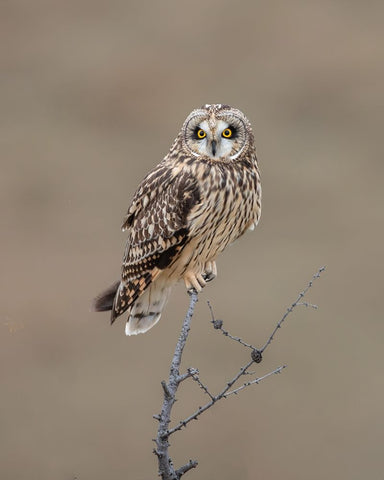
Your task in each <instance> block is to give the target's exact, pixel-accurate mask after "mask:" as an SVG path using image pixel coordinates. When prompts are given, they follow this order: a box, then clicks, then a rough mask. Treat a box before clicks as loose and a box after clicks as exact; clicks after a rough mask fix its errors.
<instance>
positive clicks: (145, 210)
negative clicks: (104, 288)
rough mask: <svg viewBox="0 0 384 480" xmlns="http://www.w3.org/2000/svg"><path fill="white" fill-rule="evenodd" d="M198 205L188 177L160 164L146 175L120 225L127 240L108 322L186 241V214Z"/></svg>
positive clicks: (125, 308) (197, 193) (170, 259)
mask: <svg viewBox="0 0 384 480" xmlns="http://www.w3.org/2000/svg"><path fill="white" fill-rule="evenodd" d="M199 202H200V194H199V188H198V185H197V182H196V180H195V179H194V178H193V177H192V176H191V175H190V174H189V173H184V172H183V171H182V170H181V171H179V170H178V169H175V168H171V167H169V166H167V165H164V164H160V165H159V166H158V167H157V168H155V169H154V170H153V171H152V172H150V173H149V174H148V175H147V176H146V177H145V179H144V180H143V182H142V183H141V184H140V186H139V188H138V190H137V192H136V194H135V196H134V198H133V201H132V203H131V206H130V208H129V210H128V212H127V215H126V217H125V218H124V223H123V225H122V229H123V231H125V230H126V231H128V240H127V245H126V248H125V253H124V259H123V266H122V273H121V283H120V286H119V289H118V291H117V294H116V297H115V300H114V304H113V309H112V317H111V321H112V322H113V321H114V319H115V318H116V317H117V316H119V315H121V314H122V313H123V312H124V311H126V310H127V309H128V308H129V307H131V306H132V305H133V303H134V302H135V301H136V299H137V298H138V297H139V296H140V295H141V294H142V293H143V292H144V290H145V289H146V288H147V287H148V286H149V285H150V283H151V282H152V281H153V280H154V279H155V278H156V277H157V276H158V275H159V273H160V272H161V270H164V269H165V268H166V267H167V266H169V265H170V264H171V262H172V261H173V260H174V258H175V257H176V256H177V254H178V253H179V252H180V250H181V249H182V248H183V247H184V245H185V244H186V243H187V242H188V238H189V237H188V235H189V224H188V215H189V213H190V212H191V210H192V209H193V208H194V207H195V206H196V205H198V204H199Z"/></svg>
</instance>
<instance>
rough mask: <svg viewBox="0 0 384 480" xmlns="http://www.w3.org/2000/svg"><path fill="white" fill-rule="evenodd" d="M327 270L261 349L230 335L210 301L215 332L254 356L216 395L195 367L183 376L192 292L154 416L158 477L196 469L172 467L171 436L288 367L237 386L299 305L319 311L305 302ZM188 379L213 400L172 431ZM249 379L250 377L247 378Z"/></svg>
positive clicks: (174, 477)
mask: <svg viewBox="0 0 384 480" xmlns="http://www.w3.org/2000/svg"><path fill="white" fill-rule="evenodd" d="M324 270H325V267H322V268H320V269H319V270H318V272H317V273H316V274H315V275H313V277H312V279H311V281H310V282H309V283H308V285H307V286H306V287H305V289H304V290H303V291H302V292H301V293H300V294H299V296H298V297H297V299H296V300H295V301H294V302H293V303H292V305H291V306H290V307H289V308H287V310H286V312H285V314H284V315H283V317H282V318H281V319H280V320H279V321H278V323H277V324H276V326H275V328H274V330H273V331H272V333H271V335H270V336H269V338H268V340H267V342H266V343H265V345H264V346H263V347H262V348H261V349H258V348H256V347H254V346H253V345H252V344H250V343H247V342H245V341H244V340H242V339H241V338H240V337H235V336H233V335H231V334H230V333H229V332H228V331H227V330H225V329H224V328H223V321H222V320H218V319H215V317H214V313H213V308H212V306H211V304H210V303H209V302H208V306H209V310H210V313H211V323H212V325H213V327H214V329H216V330H220V331H221V333H222V334H223V335H224V336H226V337H228V338H229V339H231V340H233V341H235V342H237V343H239V344H240V345H242V346H243V347H245V348H249V349H250V350H251V355H250V357H251V358H250V360H248V362H247V363H245V365H243V366H242V367H241V368H240V370H239V371H238V372H237V373H236V374H235V375H234V377H233V378H232V379H231V380H229V381H228V382H226V384H225V386H224V387H223V388H222V390H221V391H220V392H219V393H218V394H217V395H213V394H212V393H211V392H210V391H209V389H208V387H207V385H206V384H204V383H203V382H202V381H201V379H200V376H199V375H200V374H199V370H198V369H196V368H188V369H187V371H186V372H185V373H183V374H180V373H179V371H180V364H181V359H182V354H183V350H184V347H185V344H186V341H187V338H188V333H189V330H190V324H191V319H192V316H193V312H194V308H195V305H196V302H197V300H198V298H197V293H196V292H195V291H194V290H192V291H190V292H189V293H190V296H191V299H190V304H189V309H188V312H187V314H186V316H185V318H184V322H183V325H182V329H181V333H180V336H179V339H178V342H177V345H176V348H175V353H174V356H173V359H172V362H171V367H170V372H169V378H168V382H167V383H166V382H165V381H164V380H163V381H162V382H161V385H162V388H163V397H164V400H163V406H162V410H161V413H160V415H154V416H153V417H154V418H155V419H156V420H158V421H159V427H158V432H157V438H156V439H155V440H154V441H155V442H156V448H155V449H154V453H155V454H156V456H157V458H158V465H159V475H160V476H161V478H162V480H179V479H180V478H181V477H182V475H184V474H185V473H187V472H188V471H189V470H191V469H193V468H195V467H196V466H197V462H196V461H195V460H189V462H188V463H186V464H185V465H183V466H182V467H180V468H179V469H177V470H175V468H174V466H173V462H172V459H171V458H170V456H169V452H168V450H169V437H170V436H171V435H173V434H174V433H175V432H177V431H179V430H181V429H182V428H183V427H186V426H187V425H188V424H189V423H190V422H191V421H192V420H197V419H198V418H199V417H200V416H201V415H202V414H203V413H204V412H205V411H207V410H208V409H209V408H211V407H212V406H213V405H215V404H216V403H217V402H218V401H219V400H222V399H224V398H227V397H229V396H230V395H237V394H238V393H239V392H241V391H242V390H244V389H245V388H247V387H249V386H251V385H257V384H259V383H260V382H262V381H263V380H265V379H266V378H268V377H270V376H272V375H274V374H278V373H281V372H282V370H283V369H284V368H286V365H282V366H280V367H278V368H276V369H275V370H273V371H271V372H269V373H267V374H265V375H263V376H261V377H258V378H254V379H252V380H249V381H247V382H244V383H243V384H242V385H239V386H237V387H234V385H235V384H236V382H238V380H239V379H240V378H241V377H243V376H246V375H256V373H257V372H256V371H249V368H250V367H251V365H253V364H258V363H260V362H261V360H262V354H263V352H264V351H265V350H266V348H267V347H268V346H269V345H270V344H271V342H272V340H273V339H274V337H275V335H276V332H277V330H278V329H279V328H281V326H282V324H283V323H284V321H285V320H286V318H287V317H288V315H289V314H290V313H292V311H293V310H294V309H295V308H296V307H298V306H305V307H310V308H314V309H317V306H316V305H313V304H311V303H308V302H304V301H302V300H303V298H304V296H305V295H306V294H307V292H308V290H309V289H310V288H311V287H312V285H313V282H314V280H316V279H317V278H319V277H320V274H321V273H322V272H323V271H324ZM188 378H191V379H192V380H193V381H195V382H196V383H197V384H198V386H199V387H200V388H201V389H202V390H203V391H204V393H206V394H207V395H208V396H209V398H210V401H209V402H207V403H206V404H205V405H203V406H200V407H199V408H198V409H197V410H196V411H195V412H194V413H192V414H191V415H189V416H188V417H187V418H185V419H184V420H181V421H179V423H177V424H176V425H175V426H174V427H172V428H169V425H170V421H171V411H172V407H173V405H174V403H175V401H176V392H177V389H178V387H179V385H180V384H181V383H182V382H183V381H185V380H187V379H188ZM248 378H249V377H248Z"/></svg>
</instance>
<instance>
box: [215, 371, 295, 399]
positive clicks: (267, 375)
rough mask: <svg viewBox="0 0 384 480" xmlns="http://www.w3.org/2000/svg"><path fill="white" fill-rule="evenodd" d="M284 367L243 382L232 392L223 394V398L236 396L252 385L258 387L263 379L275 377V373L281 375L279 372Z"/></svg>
mask: <svg viewBox="0 0 384 480" xmlns="http://www.w3.org/2000/svg"><path fill="white" fill-rule="evenodd" d="M286 367H287V365H282V366H281V367H277V368H276V369H275V370H273V371H272V372H269V373H267V374H265V375H263V376H262V377H259V378H255V379H254V380H250V381H249V382H245V383H244V384H243V385H241V386H240V387H237V388H235V389H234V390H231V391H230V392H227V393H226V394H224V397H225V398H227V397H229V395H232V394H235V395H237V393H238V392H240V390H243V389H244V388H246V387H249V386H250V385H254V384H257V385H258V384H259V383H260V382H261V381H262V380H264V379H265V378H267V377H270V376H271V375H276V374H277V373H281V371H282V370H283V369H284V368H286Z"/></svg>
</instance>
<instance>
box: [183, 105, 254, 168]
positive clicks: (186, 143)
mask: <svg viewBox="0 0 384 480" xmlns="http://www.w3.org/2000/svg"><path fill="white" fill-rule="evenodd" d="M181 135H182V143H183V149H185V150H187V151H188V153H189V154H192V155H194V156H195V157H205V158H207V157H208V158H209V159H211V160H236V158H238V157H239V156H240V155H241V154H242V153H245V150H247V149H248V147H249V146H250V145H251V146H253V135H252V129H251V125H250V123H249V121H248V119H247V118H246V116H245V115H244V114H243V113H242V112H241V111H240V110H237V109H236V108H232V107H230V106H229V105H222V104H220V103H219V104H213V105H209V104H207V105H203V106H202V107H201V108H199V109H197V110H193V112H191V114H190V115H189V116H188V118H187V119H186V121H185V122H184V125H183V128H182V130H181Z"/></svg>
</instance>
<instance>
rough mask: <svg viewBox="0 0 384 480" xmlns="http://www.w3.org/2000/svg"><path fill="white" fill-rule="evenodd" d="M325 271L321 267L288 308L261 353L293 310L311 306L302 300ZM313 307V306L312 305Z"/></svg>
mask: <svg viewBox="0 0 384 480" xmlns="http://www.w3.org/2000/svg"><path fill="white" fill-rule="evenodd" d="M324 270H325V267H321V268H319V270H318V271H317V272H316V273H315V274H314V275H313V277H312V279H311V281H310V282H309V283H308V285H307V286H306V287H305V288H304V290H303V291H302V292H300V293H299V296H298V297H297V299H296V300H295V301H294V302H293V303H292V305H291V306H290V307H288V308H287V311H286V312H285V314H284V315H283V316H282V318H281V319H280V320H279V321H278V322H277V325H276V327H275V328H274V330H273V332H272V333H271V335H270V336H269V338H268V340H267V342H266V343H265V345H264V346H263V347H262V348H261V349H260V351H261V353H263V352H264V351H265V350H266V348H267V347H268V346H269V345H270V344H271V342H272V340H273V339H274V337H275V335H276V332H277V330H279V328H281V325H282V324H283V323H284V321H285V320H286V318H287V317H288V315H289V314H290V313H292V312H293V310H294V309H295V308H296V307H298V306H300V305H304V306H310V304H305V303H303V302H300V300H301V299H302V298H304V297H305V295H306V294H307V292H308V290H309V289H310V288H311V287H312V285H313V282H314V281H315V280H316V279H317V278H320V275H321V274H322V273H323V272H324ZM311 306H312V305H311ZM312 307H313V308H317V306H315V305H313V306H312Z"/></svg>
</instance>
